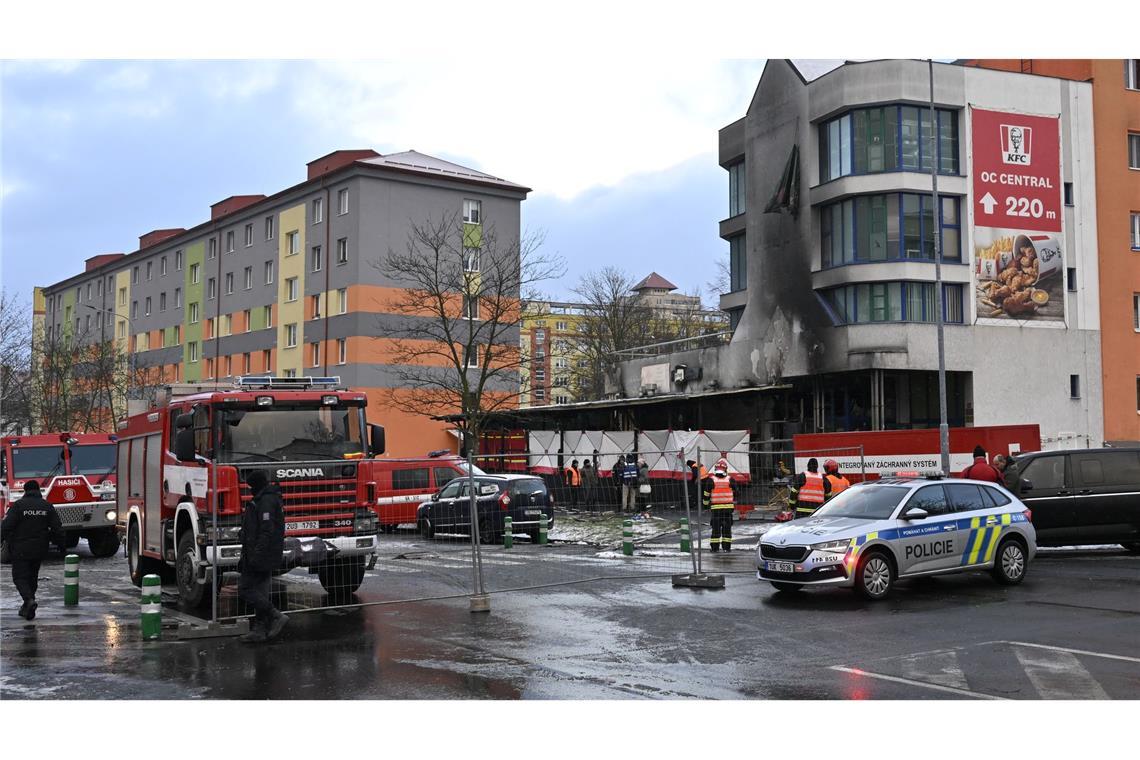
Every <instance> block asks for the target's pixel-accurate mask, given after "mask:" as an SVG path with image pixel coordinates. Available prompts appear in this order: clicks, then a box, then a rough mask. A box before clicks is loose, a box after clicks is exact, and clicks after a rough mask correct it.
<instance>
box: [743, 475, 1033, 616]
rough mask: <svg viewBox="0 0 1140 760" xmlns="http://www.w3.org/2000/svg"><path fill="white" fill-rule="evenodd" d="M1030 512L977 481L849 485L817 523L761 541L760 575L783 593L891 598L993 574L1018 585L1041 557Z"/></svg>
mask: <svg viewBox="0 0 1140 760" xmlns="http://www.w3.org/2000/svg"><path fill="white" fill-rule="evenodd" d="M1031 517H1032V515H1031V513H1030V511H1029V509H1028V508H1027V507H1026V506H1025V505H1024V504H1022V503H1021V502H1020V501H1018V499H1017V498H1016V497H1015V496H1013V495H1012V494H1011V493H1010V492H1009V491H1007V490H1006V489H1005V488H1002V487H1001V486H998V485H995V484H993V483H985V482H982V481H977V480H932V479H926V478H890V479H883V480H875V481H870V482H867V483H860V484H858V485H855V486H852V487H851V488H849V489H847V490H846V491H844V492H843V493H841V494H839V495H838V496H836V497H835V498H834V499H832V500H831V501H829V502H827V503H826V504H824V505H823V506H822V507H820V508H819V509H818V510H816V512H815V514H813V515H812V516H811V517H810V518H807V519H801V520H793V521H792V522H789V523H785V524H783V525H780V526H778V527H775V528H772V529H771V530H769V531H768V532H767V533H765V534H764V537H763V539H761V542H760V548H759V550H758V552H757V556H756V577H757V578H759V579H760V580H764V581H769V582H771V584H772V585H773V586H775V587H776V589H777V590H778V591H798V590H799V589H801V588H803V587H804V586H833V585H834V586H843V587H845V588H854V589H855V590H856V591H858V592H859V593H860V594H862V595H863V596H866V597H868V598H870V599H881V598H882V597H884V596H886V595H887V594H888V593H889V592H890V590H891V588H892V587H893V586H894V583H895V581H896V580H898V579H900V578H915V577H919V576H925V575H941V574H943V573H957V572H962V571H967V570H989V571H990V572H991V573H992V574H993V577H994V578H995V579H996V580H997V581H998V582H999V583H1004V584H1007V585H1013V584H1016V583H1020V582H1021V580H1022V579H1023V578H1024V577H1025V572H1026V570H1027V569H1028V565H1029V562H1030V560H1032V559H1033V556H1034V554H1036V552H1037V537H1036V533H1035V532H1034V530H1033V523H1032V522H1031Z"/></svg>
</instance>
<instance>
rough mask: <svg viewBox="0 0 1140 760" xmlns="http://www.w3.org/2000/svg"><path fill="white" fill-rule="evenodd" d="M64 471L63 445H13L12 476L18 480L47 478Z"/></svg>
mask: <svg viewBox="0 0 1140 760" xmlns="http://www.w3.org/2000/svg"><path fill="white" fill-rule="evenodd" d="M62 473H63V446H32V447H28V446H13V447H12V477H13V478H15V479H16V480H27V479H28V478H46V477H47V476H48V475H53V474H54V475H59V474H62ZM45 488H46V485H45Z"/></svg>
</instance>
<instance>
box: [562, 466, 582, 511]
mask: <svg viewBox="0 0 1140 760" xmlns="http://www.w3.org/2000/svg"><path fill="white" fill-rule="evenodd" d="M565 475H566V481H565V482H566V486H567V488H569V489H570V504H571V506H575V507H576V506H578V494H579V492H580V491H581V490H582V473H581V471H579V470H578V460H577V459H575V460H574V461H573V462H571V463H570V466H569V467H567V468H566V472H565Z"/></svg>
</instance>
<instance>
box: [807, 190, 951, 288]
mask: <svg viewBox="0 0 1140 760" xmlns="http://www.w3.org/2000/svg"><path fill="white" fill-rule="evenodd" d="M938 200H939V202H940V205H941V206H942V214H941V219H940V222H941V230H942V260H943V261H951V262H959V261H961V260H962V222H961V203H962V200H961V198H958V197H956V196H947V195H942V196H939V199H938ZM819 213H820V224H819V236H820V245H821V248H822V250H821V254H822V255H821V259H820V260H821V261H822V263H823V267H824V268H825V269H826V268H828V267H837V266H843V265H844V264H854V263H857V262H868V261H897V260H901V259H920V260H922V259H925V260H928V261H933V260H934V198H933V196H930V195H917V194H915V193H892V194H890V195H860V196H857V197H855V198H848V199H847V200H843V201H840V202H838V203H832V204H829V205H827V206H823V207H821V208H820V212H819Z"/></svg>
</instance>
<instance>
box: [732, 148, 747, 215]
mask: <svg viewBox="0 0 1140 760" xmlns="http://www.w3.org/2000/svg"><path fill="white" fill-rule="evenodd" d="M745 189H746V183H745V181H744V162H743V161H741V162H740V163H738V164H733V165H732V166H730V167H728V215H729V216H730V217H733V216H738V215H740V214H743V213H744V212H745V211H746V210H747V207H746V206H745V203H744V198H745Z"/></svg>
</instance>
